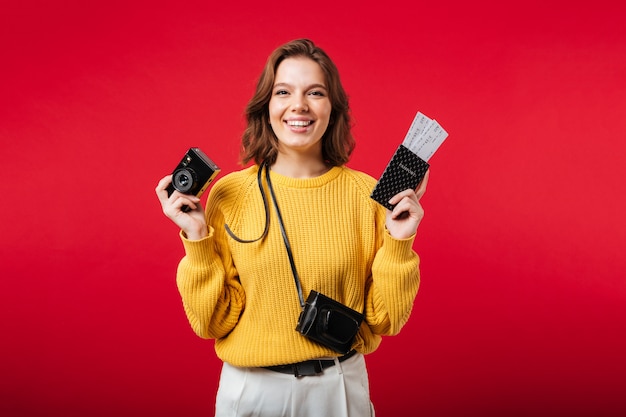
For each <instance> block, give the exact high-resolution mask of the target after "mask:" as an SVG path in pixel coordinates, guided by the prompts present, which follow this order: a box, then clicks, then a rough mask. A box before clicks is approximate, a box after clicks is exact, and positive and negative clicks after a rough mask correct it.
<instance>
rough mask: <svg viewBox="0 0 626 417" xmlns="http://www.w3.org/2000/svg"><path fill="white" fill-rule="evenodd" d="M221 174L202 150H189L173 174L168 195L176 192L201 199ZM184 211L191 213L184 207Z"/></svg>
mask: <svg viewBox="0 0 626 417" xmlns="http://www.w3.org/2000/svg"><path fill="white" fill-rule="evenodd" d="M219 172H220V168H219V167H218V166H217V165H216V164H215V162H213V161H212V160H211V159H210V158H209V157H208V156H206V154H205V153H204V152H202V150H201V149H200V148H189V150H188V151H187V152H186V153H185V156H183V159H182V160H181V161H180V163H179V164H178V165H177V166H176V168H175V169H174V172H173V173H172V183H171V184H170V185H169V186H168V187H167V195H168V196H170V195H172V193H173V192H174V190H176V191H179V192H181V193H183V194H190V195H195V196H196V197H200V196H201V195H202V193H204V192H205V191H206V189H207V188H208V187H209V184H210V183H211V181H213V179H214V178H215V177H217V175H218V174H219ZM183 211H189V207H188V206H183Z"/></svg>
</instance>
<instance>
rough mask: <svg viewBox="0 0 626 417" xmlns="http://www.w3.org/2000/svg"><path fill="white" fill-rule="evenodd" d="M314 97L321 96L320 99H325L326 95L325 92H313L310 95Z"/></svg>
mask: <svg viewBox="0 0 626 417" xmlns="http://www.w3.org/2000/svg"><path fill="white" fill-rule="evenodd" d="M310 94H311V95H312V96H320V97H324V96H325V94H324V92H323V91H311V93H310Z"/></svg>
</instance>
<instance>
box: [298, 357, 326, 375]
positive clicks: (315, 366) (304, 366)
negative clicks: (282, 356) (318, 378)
mask: <svg viewBox="0 0 626 417" xmlns="http://www.w3.org/2000/svg"><path fill="white" fill-rule="evenodd" d="M323 370H324V369H323V368H322V362H321V361H319V360H310V361H306V362H300V363H297V364H294V365H293V374H294V375H295V376H296V378H298V377H301V376H315V375H319V374H321V373H322V371H323Z"/></svg>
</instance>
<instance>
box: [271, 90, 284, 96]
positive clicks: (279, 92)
mask: <svg viewBox="0 0 626 417" xmlns="http://www.w3.org/2000/svg"><path fill="white" fill-rule="evenodd" d="M274 94H275V95H277V96H283V95H285V94H287V90H276V92H274Z"/></svg>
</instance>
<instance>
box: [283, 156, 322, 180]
mask: <svg viewBox="0 0 626 417" xmlns="http://www.w3.org/2000/svg"><path fill="white" fill-rule="evenodd" d="M271 168H272V171H274V172H276V173H277V174H280V175H284V176H285V177H290V178H315V177H319V176H320V175H323V174H325V173H327V172H328V171H329V170H330V169H331V168H332V167H330V166H328V165H326V164H325V163H324V161H322V160H321V158H293V157H290V156H286V155H281V154H279V155H278V156H277V157H276V162H274V164H273V165H272V167H271Z"/></svg>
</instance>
